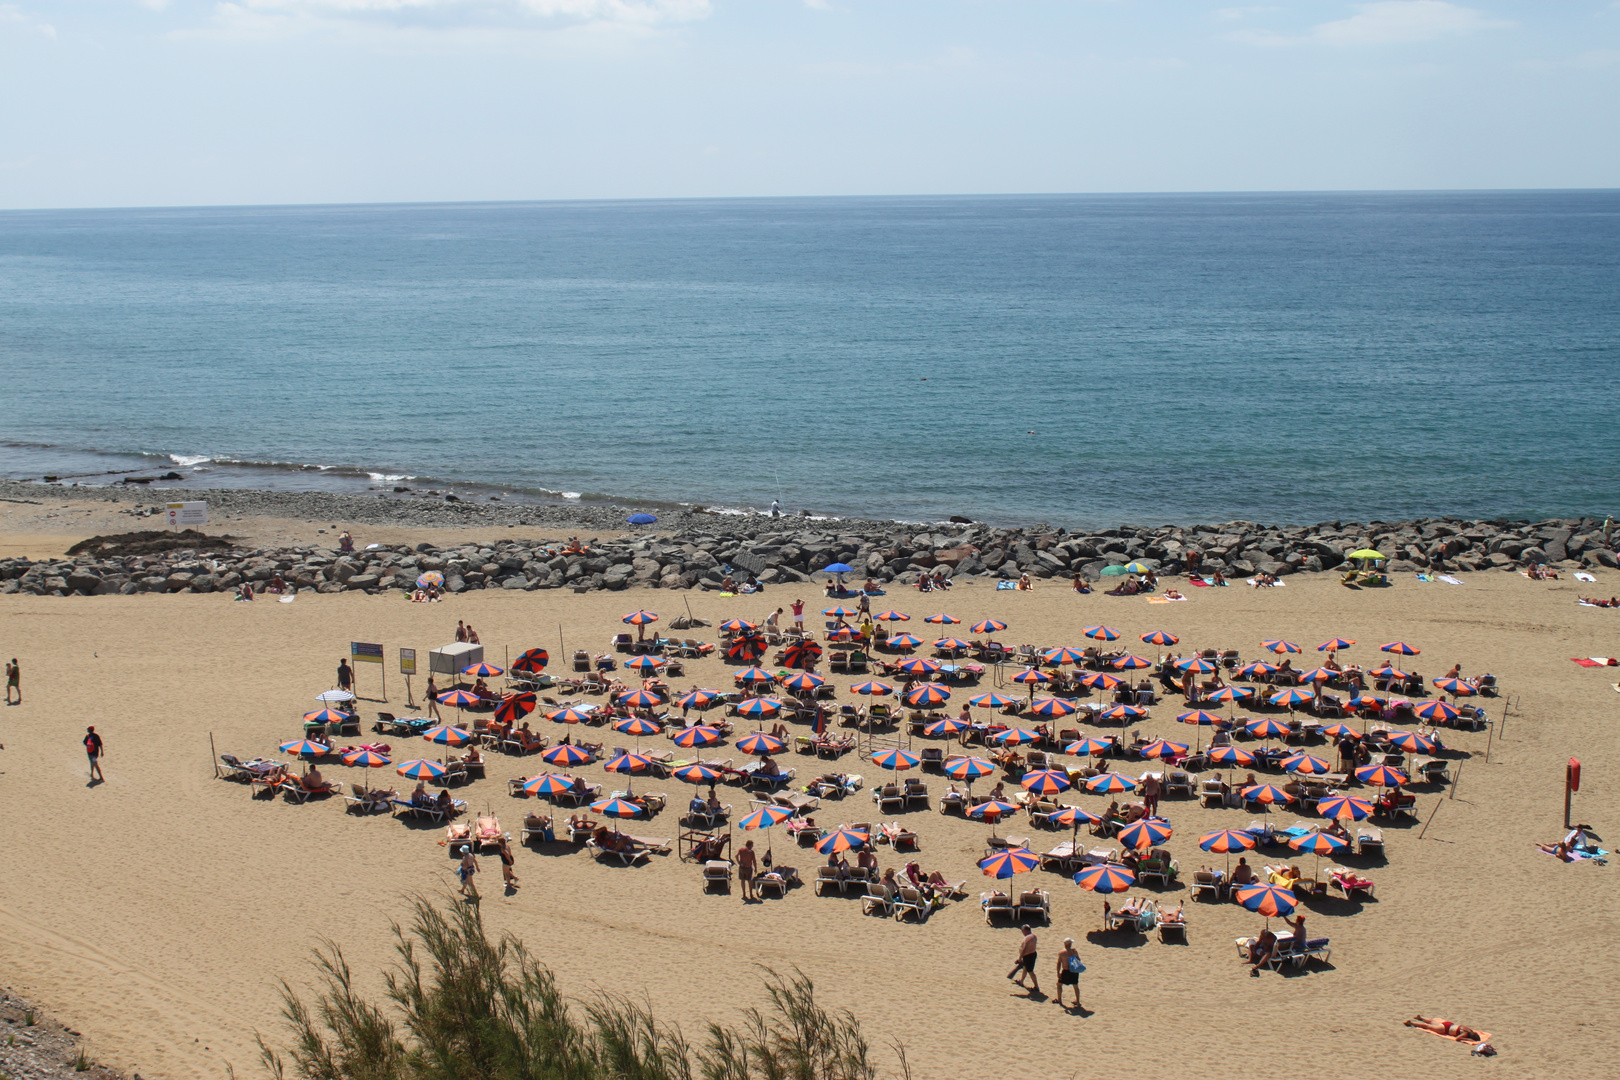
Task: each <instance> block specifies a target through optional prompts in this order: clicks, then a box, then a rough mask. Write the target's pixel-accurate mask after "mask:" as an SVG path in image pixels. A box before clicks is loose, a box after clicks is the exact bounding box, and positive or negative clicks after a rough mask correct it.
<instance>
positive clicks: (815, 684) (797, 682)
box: [781, 671, 827, 694]
mask: <svg viewBox="0 0 1620 1080" xmlns="http://www.w3.org/2000/svg"><path fill="white" fill-rule="evenodd" d="M826 685H827V680H826V679H823V678H822V677H821V676H820V675H812V674H810V673H809V672H808V671H798V672H794V673H793V674H792V675H788V676H786V677H785V678H783V680H782V683H781V686H782V688H783V689H784V690H791V691H792V692H793V693H795V694H811V693H814V692H815V691H817V690H819V689H821V688H822V687H823V686H826Z"/></svg>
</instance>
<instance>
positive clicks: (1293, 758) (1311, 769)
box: [1279, 753, 1333, 776]
mask: <svg viewBox="0 0 1620 1080" xmlns="http://www.w3.org/2000/svg"><path fill="white" fill-rule="evenodd" d="M1279 764H1281V765H1282V767H1283V770H1284V771H1285V772H1291V773H1296V774H1298V775H1300V776H1321V775H1322V774H1323V773H1330V772H1332V771H1333V767H1332V766H1331V765H1329V764H1328V763H1327V762H1326V761H1324V760H1323V759H1322V758H1319V757H1317V756H1316V755H1314V754H1306V753H1298V754H1289V755H1288V756H1287V757H1285V758H1283V759H1282V761H1281V762H1279Z"/></svg>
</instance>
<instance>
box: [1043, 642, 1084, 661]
mask: <svg viewBox="0 0 1620 1080" xmlns="http://www.w3.org/2000/svg"><path fill="white" fill-rule="evenodd" d="M1041 659H1042V660H1043V661H1045V662H1046V663H1048V664H1083V663H1085V662H1086V654H1085V653H1083V652H1081V651H1080V650H1079V649H1071V648H1069V647H1068V646H1067V645H1065V646H1063V647H1062V648H1060V649H1048V650H1047V651H1046V652H1043V653H1041Z"/></svg>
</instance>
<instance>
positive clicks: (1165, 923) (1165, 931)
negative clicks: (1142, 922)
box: [1159, 911, 1187, 945]
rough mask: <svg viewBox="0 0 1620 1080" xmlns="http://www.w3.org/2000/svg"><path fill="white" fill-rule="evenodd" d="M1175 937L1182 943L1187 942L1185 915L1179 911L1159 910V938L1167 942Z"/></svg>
mask: <svg viewBox="0 0 1620 1080" xmlns="http://www.w3.org/2000/svg"><path fill="white" fill-rule="evenodd" d="M1171 938H1175V939H1176V940H1178V941H1180V942H1181V943H1182V944H1183V945H1185V944H1186V943H1187V916H1186V915H1185V914H1184V913H1182V912H1181V911H1177V912H1175V913H1174V914H1167V913H1166V912H1164V911H1160V912H1159V940H1160V941H1163V942H1166V943H1168V942H1169V941H1170V939H1171Z"/></svg>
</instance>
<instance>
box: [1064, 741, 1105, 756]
mask: <svg viewBox="0 0 1620 1080" xmlns="http://www.w3.org/2000/svg"><path fill="white" fill-rule="evenodd" d="M1113 748H1114V744H1113V743H1111V742H1109V741H1108V740H1107V739H1080V740H1078V741H1076V742H1072V743H1070V744H1069V745H1068V746H1065V747H1064V748H1063V752H1064V753H1065V754H1073V755H1075V756H1076V757H1085V756H1086V755H1088V754H1096V755H1097V756H1098V757H1102V756H1103V755H1104V754H1106V753H1108V751H1110V750H1112V749H1113Z"/></svg>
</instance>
